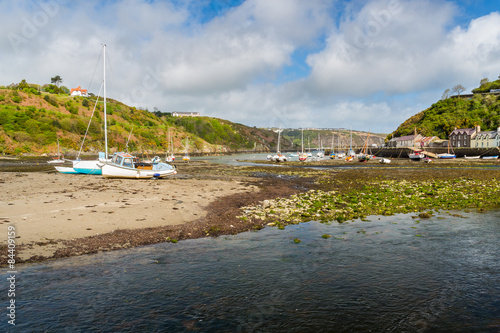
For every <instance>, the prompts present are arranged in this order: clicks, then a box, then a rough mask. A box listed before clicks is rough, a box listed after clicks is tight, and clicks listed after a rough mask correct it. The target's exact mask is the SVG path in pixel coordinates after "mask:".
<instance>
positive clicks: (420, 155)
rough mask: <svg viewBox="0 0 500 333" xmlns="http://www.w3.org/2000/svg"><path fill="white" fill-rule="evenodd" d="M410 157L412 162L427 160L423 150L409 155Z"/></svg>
mask: <svg viewBox="0 0 500 333" xmlns="http://www.w3.org/2000/svg"><path fill="white" fill-rule="evenodd" d="M408 157H409V158H410V160H412V161H421V160H423V159H424V158H425V155H424V154H423V152H422V150H415V151H414V152H413V153H411V154H408Z"/></svg>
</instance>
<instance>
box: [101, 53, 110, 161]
mask: <svg viewBox="0 0 500 333" xmlns="http://www.w3.org/2000/svg"><path fill="white" fill-rule="evenodd" d="M102 48H103V61H102V64H103V65H102V67H103V72H104V74H103V79H102V84H103V86H104V145H105V152H106V156H105V157H104V158H105V159H106V160H107V159H108V156H109V155H108V121H107V119H106V44H102Z"/></svg>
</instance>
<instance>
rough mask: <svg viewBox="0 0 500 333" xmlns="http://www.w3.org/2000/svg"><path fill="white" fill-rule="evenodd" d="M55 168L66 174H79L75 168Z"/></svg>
mask: <svg viewBox="0 0 500 333" xmlns="http://www.w3.org/2000/svg"><path fill="white" fill-rule="evenodd" d="M55 168H56V170H57V171H58V172H59V173H64V174H77V173H79V172H77V171H76V170H75V169H73V168H70V167H62V166H56V167H55Z"/></svg>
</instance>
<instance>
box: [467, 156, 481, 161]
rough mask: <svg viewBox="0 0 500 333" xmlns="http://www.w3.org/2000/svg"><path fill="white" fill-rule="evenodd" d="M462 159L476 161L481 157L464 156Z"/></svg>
mask: <svg viewBox="0 0 500 333" xmlns="http://www.w3.org/2000/svg"><path fill="white" fill-rule="evenodd" d="M464 158H465V159H467V160H476V159H479V158H481V156H467V155H464Z"/></svg>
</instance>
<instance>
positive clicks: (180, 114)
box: [172, 111, 200, 117]
mask: <svg viewBox="0 0 500 333" xmlns="http://www.w3.org/2000/svg"><path fill="white" fill-rule="evenodd" d="M172 116H174V117H199V116H200V113H199V112H178V111H175V112H172Z"/></svg>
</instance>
